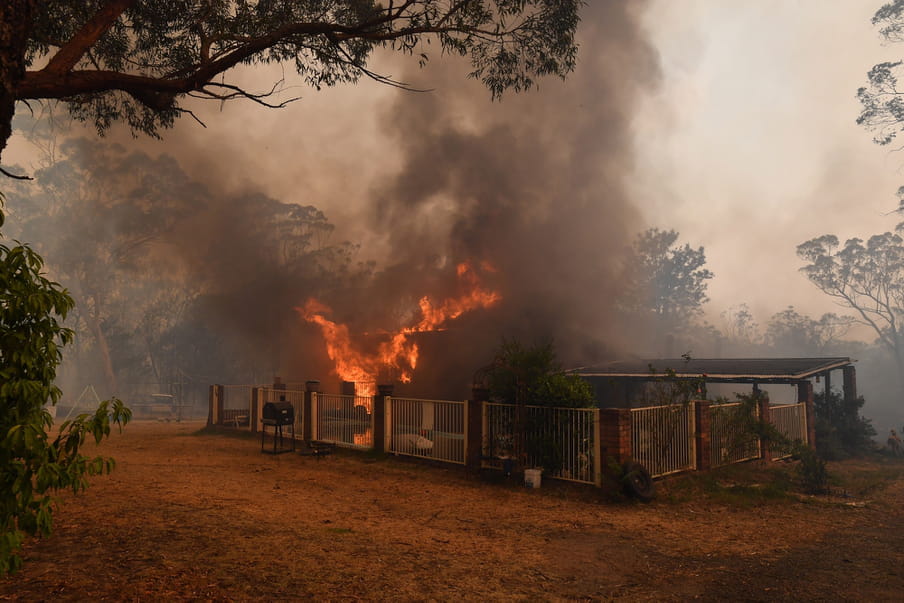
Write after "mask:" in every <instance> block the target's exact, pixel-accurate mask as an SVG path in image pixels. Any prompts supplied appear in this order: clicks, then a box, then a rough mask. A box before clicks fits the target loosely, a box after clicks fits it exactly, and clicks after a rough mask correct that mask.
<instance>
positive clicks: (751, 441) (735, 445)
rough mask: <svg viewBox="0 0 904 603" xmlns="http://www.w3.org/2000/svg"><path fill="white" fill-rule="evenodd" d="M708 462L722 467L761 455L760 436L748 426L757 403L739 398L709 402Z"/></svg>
mask: <svg viewBox="0 0 904 603" xmlns="http://www.w3.org/2000/svg"><path fill="white" fill-rule="evenodd" d="M709 413H710V414H709V428H710V457H709V458H710V459H711V460H710V463H711V466H713V467H722V466H723V465H730V464H732V463H740V462H742V461H749V460H751V459H758V458H760V456H762V450H761V448H760V438H759V435H758V434H757V432H756V430H754V429H752V426H753V422H755V421H757V420H758V419H759V406H758V405H753V406H752V407H751V406H749V405H742V404H741V403H740V402H730V403H726V404H713V405H712V406H710V411H709Z"/></svg>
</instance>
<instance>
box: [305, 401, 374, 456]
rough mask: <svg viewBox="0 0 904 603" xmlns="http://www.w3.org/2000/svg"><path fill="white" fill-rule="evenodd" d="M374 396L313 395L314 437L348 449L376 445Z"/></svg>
mask: <svg viewBox="0 0 904 603" xmlns="http://www.w3.org/2000/svg"><path fill="white" fill-rule="evenodd" d="M371 404H372V399H371V398H370V396H350V395H336V394H319V393H318V394H313V396H312V402H311V414H313V415H314V416H313V417H312V421H313V426H314V427H316V429H315V430H314V433H313V435H312V437H313V439H314V440H317V441H319V442H329V443H332V444H336V445H337V446H344V447H348V448H361V449H370V448H373V445H374V416H373V413H371V412H370V409H371Z"/></svg>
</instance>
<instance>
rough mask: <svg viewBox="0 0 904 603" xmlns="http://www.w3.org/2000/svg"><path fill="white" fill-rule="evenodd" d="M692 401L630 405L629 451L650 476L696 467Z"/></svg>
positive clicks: (694, 423) (693, 405)
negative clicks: (646, 405) (644, 405)
mask: <svg viewBox="0 0 904 603" xmlns="http://www.w3.org/2000/svg"><path fill="white" fill-rule="evenodd" d="M694 407H695V404H694V402H688V403H686V404H669V405H665V406H649V407H646V408H632V409H631V451H632V457H633V459H634V460H635V461H637V462H638V463H640V464H642V465H643V466H644V467H646V468H647V470H648V471H649V472H650V475H652V476H653V477H660V476H663V475H669V474H670V473H678V472H680V471H689V470H692V469H696V468H697V448H696V438H695V436H696V422H695V421H694Z"/></svg>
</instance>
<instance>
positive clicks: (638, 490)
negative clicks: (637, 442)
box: [622, 462, 656, 502]
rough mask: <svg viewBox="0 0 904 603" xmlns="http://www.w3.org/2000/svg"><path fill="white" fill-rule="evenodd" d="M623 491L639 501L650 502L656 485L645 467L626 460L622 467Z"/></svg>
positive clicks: (654, 493)
mask: <svg viewBox="0 0 904 603" xmlns="http://www.w3.org/2000/svg"><path fill="white" fill-rule="evenodd" d="M622 475H623V476H624V477H623V481H624V484H625V493H626V494H627V495H628V496H633V497H634V498H636V499H637V500H639V501H642V502H650V501H651V500H653V497H654V496H655V495H656V485H655V484H654V483H653V478H652V477H651V476H650V472H649V471H647V468H646V467H644V466H643V465H641V464H640V463H635V462H628V463H625V464H624V466H623V467H622Z"/></svg>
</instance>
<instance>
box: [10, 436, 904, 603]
mask: <svg viewBox="0 0 904 603" xmlns="http://www.w3.org/2000/svg"><path fill="white" fill-rule="evenodd" d="M201 427H202V424H201V423H181V424H175V423H154V422H144V423H142V422H138V423H133V424H130V425H129V426H127V428H126V430H125V431H124V433H123V434H121V435H120V434H116V435H114V436H112V437H111V439H110V440H108V441H107V442H104V443H103V444H102V445H101V446H100V447H99V449H98V450H97V452H99V453H101V454H103V455H109V456H113V457H115V458H116V460H117V467H116V469H115V471H114V472H113V473H112V474H111V475H109V476H102V477H98V478H95V479H94V480H93V482H92V485H91V487H90V488H89V489H88V491H87V492H85V493H83V494H79V495H77V496H75V495H69V494H65V495H61V496H60V497H59V506H58V509H57V511H56V513H55V531H54V534H53V535H52V536H51V537H50V538H47V539H43V540H36V541H32V542H30V543H29V544H28V545H27V547H26V549H25V552H24V555H25V566H24V567H23V569H22V570H21V571H20V572H19V573H18V574H16V575H14V576H11V577H6V578H0V599H3V600H23V601H37V600H78V601H83V600H93V601H98V600H127V601H160V600H215V601H223V600H294V599H326V600H351V599H368V600H372V599H394V600H412V599H416V600H425V599H426V600H458V599H468V600H500V599H503V600H507V599H540V600H546V599H595V600H631V601H637V600H656V601H669V600H674V601H679V600H680V601H684V600H688V599H701V600H750V601H756V600H763V601H766V600H768V601H772V600H795V601H800V600H860V601H880V600H882V601H885V600H901V599H902V598H904V553H902V548H901V542H902V535H904V531H902V530H904V478H902V477H901V476H902V475H904V471H902V470H901V469H902V466H904V465H902V463H901V462H900V461H889V460H886V461H873V462H869V463H867V462H862V461H861V462H853V463H845V464H836V465H832V466H830V471H832V472H834V473H835V474H836V475H842V476H844V477H845V478H846V479H847V480H848V481H847V483H849V484H854V485H855V489H854V490H853V491H849V492H847V493H846V495H844V494H845V493H843V492H841V490H840V488H836V491H835V495H834V496H829V497H825V496H822V497H806V496H786V495H779V496H771V495H768V492H769V491H770V488H769V483H768V482H767V483H762V481H763V480H770V479H773V480H780V479H785V478H786V477H787V475H789V473H790V472H789V471H788V470H786V469H782V468H779V467H777V466H776V467H763V466H760V465H755V464H747V465H744V466H743V467H734V468H731V469H730V471H722V472H714V473H711V474H708V475H704V476H701V475H699V474H698V475H696V476H689V477H685V478H672V479H667V480H665V481H663V482H661V483H660V484H659V490H660V492H659V496H658V497H657V500H655V501H654V502H652V503H650V504H641V503H636V502H632V501H627V500H618V498H617V497H615V498H614V499H613V497H612V496H611V492H601V491H600V490H597V489H593V488H583V487H578V486H574V485H564V484H561V483H558V484H556V483H552V482H550V481H548V480H546V481H544V482H543V487H542V488H540V489H538V490H529V489H526V488H523V487H520V486H518V485H517V484H515V483H513V482H508V481H505V480H499V479H488V478H487V477H486V476H483V477H479V476H473V475H469V474H467V473H465V472H464V471H463V470H460V469H457V468H443V467H437V466H425V465H422V464H418V463H414V462H406V461H403V460H400V459H394V458H375V457H373V456H367V455H362V454H355V453H351V452H341V453H338V454H335V455H331V456H327V457H325V458H322V459H317V458H313V457H308V456H301V455H298V454H292V453H290V454H284V455H276V456H273V455H265V454H261V452H260V443H259V441H258V440H256V439H254V438H250V437H236V436H234V435H226V434H222V433H219V434H217V433H214V434H210V433H199V429H200V428H201ZM858 476H865V477H858ZM876 476H878V477H876ZM883 476H885V477H883ZM732 480H742V481H743V482H744V483H741V484H740V485H739V486H738V487H737V488H731V487H729V486H726V484H727V483H728V482H730V481H732ZM751 481H753V482H758V481H759V482H760V485H753V486H750V485H749V484H750V482H751ZM858 484H859V485H858ZM760 491H762V492H760Z"/></svg>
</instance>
